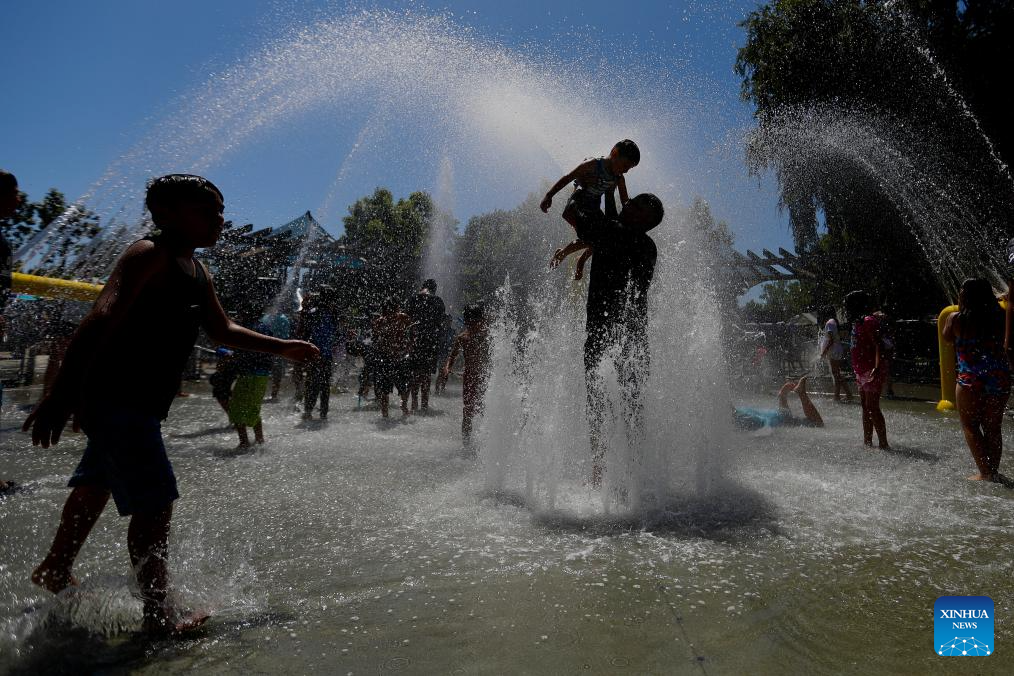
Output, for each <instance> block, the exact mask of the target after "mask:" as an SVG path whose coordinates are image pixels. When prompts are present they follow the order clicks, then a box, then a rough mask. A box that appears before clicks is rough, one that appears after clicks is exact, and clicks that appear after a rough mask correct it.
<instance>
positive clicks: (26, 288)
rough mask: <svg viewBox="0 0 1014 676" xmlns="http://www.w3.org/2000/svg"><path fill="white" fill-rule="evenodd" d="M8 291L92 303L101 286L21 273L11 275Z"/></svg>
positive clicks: (100, 290)
mask: <svg viewBox="0 0 1014 676" xmlns="http://www.w3.org/2000/svg"><path fill="white" fill-rule="evenodd" d="M10 289H11V291H13V292H14V293H24V294H27V295H30V296H40V297H42V298H52V299H55V300H81V301H86V302H91V301H94V300H95V299H96V298H98V297H99V294H100V293H102V285H101V284H89V283H87V282H75V281H73V280H70V279H56V278H54V277H39V276H36V275H26V274H23V273H21V272H12V273H11V282H10Z"/></svg>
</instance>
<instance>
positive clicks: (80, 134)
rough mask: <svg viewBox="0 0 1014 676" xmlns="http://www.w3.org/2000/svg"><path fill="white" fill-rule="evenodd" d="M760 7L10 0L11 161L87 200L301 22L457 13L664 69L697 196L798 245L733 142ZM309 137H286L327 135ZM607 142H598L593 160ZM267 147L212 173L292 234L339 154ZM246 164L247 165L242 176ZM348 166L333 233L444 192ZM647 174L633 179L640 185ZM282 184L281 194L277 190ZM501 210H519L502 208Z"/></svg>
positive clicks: (741, 123) (26, 181) (347, 132)
mask: <svg viewBox="0 0 1014 676" xmlns="http://www.w3.org/2000/svg"><path fill="white" fill-rule="evenodd" d="M757 4H758V3H757V2H755V1H741V0H729V1H726V2H718V1H717V0H713V1H712V2H697V1H684V2H636V3H626V4H622V3H615V2H601V1H599V0H581V1H580V2H569V1H568V2H557V3H552V4H551V5H549V4H544V3H541V2H512V3H511V2H499V1H498V2H454V1H443V2H412V3H408V2H388V3H380V2H371V3H356V4H349V3H339V2H310V1H307V0H287V1H284V2H283V1H281V0H218V1H214V0H211V1H208V0H205V1H197V0H175V1H174V2H171V3H166V2H155V1H152V0H98V1H96V2H93V3H80V2H31V3H10V4H8V5H7V6H6V7H5V9H4V21H3V22H2V23H0V44H3V45H4V46H5V51H6V57H7V58H6V59H5V60H6V62H7V63H8V64H11V67H8V68H5V69H3V70H2V71H0V85H2V86H3V89H4V91H5V92H7V96H5V100H6V102H7V104H6V105H5V106H3V108H2V110H0V139H2V140H0V149H2V150H0V166H3V167H4V168H7V169H9V170H11V171H14V172H15V173H16V174H17V175H18V177H19V180H20V182H21V186H22V189H24V190H25V191H26V192H28V193H29V195H30V197H32V198H33V199H38V198H39V197H41V196H42V194H43V193H44V192H45V190H46V189H48V188H49V187H51V186H53V187H57V188H59V189H61V190H63V191H64V192H65V193H66V194H67V195H68V196H69V197H72V198H75V197H78V196H79V195H81V194H83V193H85V191H87V190H88V187H89V186H90V185H91V184H92V183H93V182H94V181H96V180H97V179H98V178H99V177H100V176H102V175H103V172H105V171H106V169H107V168H108V167H109V166H110V165H111V163H113V162H114V161H115V160H116V159H117V158H118V157H120V156H121V155H123V154H124V153H125V152H127V151H128V150H129V149H130V148H131V147H133V146H134V145H135V144H137V143H138V142H139V140H141V139H143V138H144V137H145V135H146V134H147V133H149V132H150V131H151V128H152V126H153V125H155V124H157V123H158V121H159V120H161V119H163V116H164V115H165V113H166V111H167V110H170V109H172V106H173V105H174V102H178V101H179V100H181V99H185V98H186V97H187V95H188V92H192V91H195V90H196V89H198V88H200V87H201V86H202V85H203V84H205V83H206V82H208V81H209V78H210V77H213V76H214V75H215V74H217V73H221V72H223V71H227V70H228V69H229V68H230V67H231V66H233V65H234V64H236V63H238V62H241V61H242V60H244V59H245V58H247V57H248V56H249V55H250V54H253V53H256V52H257V51H258V50H260V49H262V47H263V46H264V45H265V44H268V43H270V42H272V41H274V40H277V39H279V38H280V37H282V36H284V35H286V34H288V33H290V32H291V31H293V30H298V28H299V27H300V26H302V25H306V24H308V23H311V22H313V21H315V20H318V19H324V18H329V17H334V16H341V15H343V14H345V13H348V12H350V11H355V10H357V9H374V8H385V9H386V8H389V9H394V10H399V11H401V10H410V11H413V12H417V13H422V14H438V13H442V14H450V15H452V17H453V21H454V22H456V23H458V24H460V25H462V26H464V27H467V28H469V29H471V30H472V31H473V32H474V33H475V34H477V35H479V36H482V37H483V38H484V39H487V40H489V41H491V42H493V43H496V44H499V45H502V46H504V47H505V48H507V49H510V50H515V51H516V52H518V53H520V54H526V55H531V54H536V53H542V52H545V53H549V54H558V55H559V56H560V57H561V58H562V59H564V60H566V58H567V57H568V54H567V51H568V50H570V49H572V48H574V47H575V46H577V47H578V48H580V49H581V51H582V52H583V53H585V54H590V55H592V57H591V58H600V59H602V60H605V61H616V62H620V63H626V64H639V63H644V64H650V65H649V66H648V68H649V70H651V69H654V71H655V72H659V71H660V70H664V71H665V72H666V76H667V77H671V78H673V80H675V81H678V82H679V83H680V87H681V88H682V89H683V90H684V91H686V92H688V96H689V97H690V99H693V100H692V101H691V102H689V103H687V104H686V115H687V116H688V117H691V118H696V119H695V120H694V121H693V123H692V124H699V125H700V133H699V134H695V135H694V137H695V138H694V139H693V140H691V141H689V142H688V143H686V144H685V147H683V148H681V149H680V150H679V152H681V153H682V154H683V155H684V156H683V157H682V159H681V164H682V165H683V166H685V167H686V171H687V172H688V173H689V174H691V175H694V176H696V178H697V180H696V181H695V182H694V185H693V186H692V187H691V188H689V190H691V191H692V192H693V193H694V194H703V195H704V196H705V197H706V198H707V199H708V200H709V202H711V204H712V206H713V209H714V211H715V213H716V215H718V216H719V217H720V218H723V219H725V220H727V221H728V222H729V224H730V226H731V228H732V229H733V231H734V233H735V234H736V236H737V246H738V247H739V248H741V249H743V248H747V247H751V248H759V247H761V246H766V247H769V248H775V247H777V246H786V247H787V248H791V238H790V237H789V235H788V232H787V225H786V223H787V217H786V216H785V215H784V214H782V213H780V212H779V210H778V208H777V194H776V191H775V189H774V185H773V181H772V180H771V178H770V177H765V178H762V179H757V178H754V177H749V176H747V173H746V169H745V167H743V164H742V161H741V157H742V151H741V148H740V147H738V146H737V145H736V144H735V143H730V142H729V139H734V138H735V135H736V133H737V132H738V131H741V130H742V129H745V128H746V127H748V126H749V125H750V123H751V108H750V107H749V106H748V105H747V104H745V103H743V102H742V101H740V100H739V86H740V82H739V79H738V77H737V76H736V75H735V73H734V72H733V62H734V59H735V55H736V49H737V47H738V45H739V44H740V43H741V42H742V39H743V34H742V30H741V29H739V28H738V26H737V23H738V22H739V21H741V20H742V18H743V17H745V16H746V14H747V13H748V12H749V11H750V10H751V9H753V8H754V7H756V6H757ZM674 105H682V103H674ZM334 125H335V126H334V128H330V129H329V130H328V133H329V134H332V135H334V136H336V137H338V138H339V139H340V142H339V144H338V145H339V146H341V144H347V145H351V143H352V142H354V138H355V136H356V134H357V133H358V132H359V131H360V124H359V122H357V123H355V124H353V123H352V122H349V124H348V125H346V126H345V127H343V126H342V122H341V121H338V122H335V123H334ZM304 131H305V130H301V129H292V130H286V131H284V132H282V133H283V134H288V135H291V136H293V137H298V136H301V135H312V133H311V131H306V133H305V134H304V133H303V132H304ZM304 140H305V139H304ZM609 142H610V143H611V140H610V141H609ZM297 145H298V144H297ZM305 145H306V144H304V146H305ZM605 145H606V146H608V144H605ZM606 149H607V147H605V148H602V149H598V148H591V149H589V150H588V153H587V154H589V155H590V154H593V153H597V152H603V151H604V150H606ZM274 150H275V151H277V148H275V149H274ZM258 152H259V151H258V146H256V145H254V146H251V147H245V148H243V149H241V150H240V151H238V152H237V155H236V157H235V158H233V161H232V162H231V163H230V164H229V167H230V168H229V170H228V171H226V170H225V169H224V168H223V169H221V173H227V174H228V175H226V176H222V175H217V176H216V175H215V171H214V169H212V170H211V172H210V174H209V175H212V176H213V177H214V178H215V180H216V182H218V183H219V184H220V185H221V186H222V187H223V190H224V192H225V194H226V197H227V209H228V210H231V211H232V212H233V213H231V214H227V216H230V217H232V218H234V219H235V220H237V221H240V222H247V221H252V222H254V223H256V224H257V225H259V226H262V225H278V224H280V223H281V222H284V221H285V220H288V219H290V218H293V217H295V216H297V215H299V214H300V213H302V211H305V210H306V209H311V210H314V211H315V213H316V212H317V211H318V209H319V207H320V205H321V203H322V202H323V201H324V200H325V198H326V194H325V193H327V192H328V191H329V189H330V186H331V183H332V181H333V179H334V169H335V159H334V158H333V157H329V158H327V159H326V160H325V159H321V160H320V162H319V164H318V162H317V159H316V158H314V157H311V156H310V154H309V153H308V154H307V157H305V158H302V159H300V160H299V161H294V162H293V163H292V164H291V165H284V168H283V169H282V170H279V165H278V163H277V162H276V161H275V159H274V157H268V156H259V155H258ZM264 153H267V150H266V149H265V150H264ZM339 154H340V153H339ZM580 159H581V158H580V157H576V158H575V160H580ZM237 163H239V164H241V165H242V167H243V169H242V170H241V171H240V170H237V169H236V168H235V167H236V165H237ZM183 169H185V168H183ZM635 171H636V170H635ZM347 172H348V179H347V180H346V181H344V182H343V183H342V184H341V186H339V188H338V189H335V194H334V196H333V199H334V202H335V204H336V205H337V206H336V207H335V208H334V209H333V212H334V213H331V214H328V215H327V219H326V222H325V225H326V226H327V227H329V229H332V230H335V229H337V227H340V216H341V214H342V213H343V212H344V207H345V205H347V204H348V203H349V201H351V200H352V199H355V197H356V196H358V195H362V194H364V193H367V192H370V191H371V190H372V187H373V186H374V185H376V184H378V183H383V184H385V185H389V186H390V187H391V188H392V189H393V190H394V192H395V193H396V195H400V194H405V193H407V192H409V191H411V190H414V189H425V190H433V189H434V186H433V185H419V183H420V182H423V183H425V182H426V181H420V179H419V178H418V176H414V175H412V174H411V173H402V172H398V171H396V170H394V169H393V168H392V169H391V171H390V173H389V174H385V175H383V176H377V175H376V172H373V173H370V172H368V171H363V172H362V174H361V175H357V168H356V165H355V164H354V163H353V165H352V166H350V167H349V168H347ZM533 173H543V174H545V173H548V172H546V171H543V170H539V171H538V172H533ZM636 177H637V175H636V173H634V174H631V180H632V181H636ZM538 178H555V176H533V177H532V179H531V181H532V182H533V184H534V183H535V182H536V180H537V179H538ZM266 184H267V185H270V186H271V189H270V190H265V189H264V185H266ZM505 199H506V198H505ZM485 204H488V200H487V201H486V202H483V203H481V204H480V203H479V202H477V201H474V200H469V199H467V198H459V199H457V200H456V209H455V210H456V216H457V217H458V218H459V219H461V220H465V219H467V218H468V217H469V216H471V215H474V213H475V212H476V211H480V210H483V209H482V206H483V205H485ZM492 206H496V207H501V206H503V207H507V206H510V204H508V203H504V204H500V203H496V202H495V200H494V203H493V204H492Z"/></svg>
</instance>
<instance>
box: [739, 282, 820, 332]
mask: <svg viewBox="0 0 1014 676" xmlns="http://www.w3.org/2000/svg"><path fill="white" fill-rule="evenodd" d="M812 309H813V294H812V293H811V289H810V288H809V285H807V284H805V283H803V282H782V281H779V282H771V283H769V284H765V285H764V287H763V288H762V289H761V297H760V301H756V300H751V301H749V302H747V304H746V305H745V306H744V307H743V316H744V317H745V318H746V319H747V320H748V321H752V322H784V321H786V320H787V319H790V318H792V317H795V316H796V315H798V314H800V313H803V312H809V311H811V310H812Z"/></svg>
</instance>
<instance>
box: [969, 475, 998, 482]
mask: <svg viewBox="0 0 1014 676" xmlns="http://www.w3.org/2000/svg"><path fill="white" fill-rule="evenodd" d="M968 480H969V481H993V480H994V477H993V475H992V474H973V475H972V476H970V477H968Z"/></svg>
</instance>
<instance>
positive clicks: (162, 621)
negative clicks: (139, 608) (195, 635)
mask: <svg viewBox="0 0 1014 676" xmlns="http://www.w3.org/2000/svg"><path fill="white" fill-rule="evenodd" d="M173 615H174V616H173V617H169V616H163V617H152V616H147V617H145V618H144V622H143V623H142V624H141V631H143V632H144V633H146V634H149V635H151V636H155V637H172V636H180V635H182V634H185V633H187V632H190V631H193V630H194V629H197V628H198V627H200V626H201V625H202V624H204V623H205V622H207V621H208V618H209V617H211V614H210V613H206V612H201V611H196V610H191V611H187V612H184V613H179V614H177V613H173Z"/></svg>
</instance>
